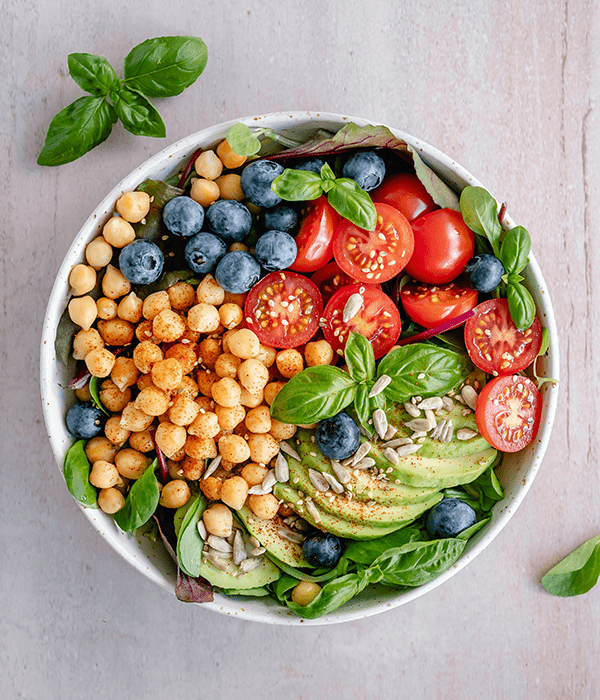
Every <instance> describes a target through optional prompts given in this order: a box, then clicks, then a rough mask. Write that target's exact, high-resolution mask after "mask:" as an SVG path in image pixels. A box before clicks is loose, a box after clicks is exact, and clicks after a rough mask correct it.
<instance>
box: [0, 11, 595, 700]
mask: <svg viewBox="0 0 600 700" xmlns="http://www.w3.org/2000/svg"><path fill="white" fill-rule="evenodd" d="M598 10H599V8H598V3H597V2H592V1H588V0H577V1H574V0H503V1H502V2H500V1H499V0H470V1H469V2H467V1H466V0H445V2H434V1H433V0H431V1H429V2H428V1H426V0H413V1H412V2H410V3H404V2H391V1H390V0H388V1H387V2H384V1H382V0H371V1H370V2H369V3H366V2H358V1H356V0H345V1H344V2H341V1H339V0H338V1H336V0H330V2H319V1H317V0H303V2H290V1H287V0H261V1H255V0H248V1H247V2H237V1H235V0H221V1H220V2H210V1H206V0H205V1H203V2H200V1H198V0H196V1H195V2H194V1H193V0H192V1H190V0H187V2H181V1H180V0H171V2H170V3H165V2H164V1H163V2H161V1H159V0H145V1H144V2H137V1H135V0H134V1H133V2H130V3H129V4H128V5H124V4H123V3H122V2H117V1H116V0H103V2H102V3H99V2H92V1H91V0H79V2H77V3H73V2H70V1H69V2H67V1H66V0H48V1H47V2H44V3H41V2H37V1H35V0H21V1H20V2H15V1H14V0H7V2H5V3H3V5H2V9H1V10H0V20H1V22H2V37H1V39H0V100H1V112H0V113H1V114H2V118H1V119H0V146H1V151H0V153H1V154H2V167H1V168H0V192H1V193H2V194H1V197H2V223H1V225H0V245H1V252H2V254H1V273H0V287H1V308H2V314H1V321H0V323H1V335H0V343H1V344H2V371H0V395H1V396H2V409H3V410H2V419H1V430H2V433H1V435H0V449H1V451H2V452H1V467H2V479H1V489H0V522H1V530H0V542H1V550H0V553H1V557H2V564H1V566H0V601H1V613H0V664H1V667H0V668H1V670H0V696H1V697H2V698H6V699H7V700H12V699H13V698H15V699H16V698H22V699H27V700H30V699H31V700H33V699H36V700H37V699H38V698H39V699H50V700H55V699H56V700H58V699H61V700H63V699H68V700H77V699H79V698H86V699H89V698H94V699H95V698H105V697H111V698H115V699H116V700H117V699H118V700H125V699H128V698H132V697H136V698H153V699H154V700H160V699H162V698H171V697H178V698H196V697H214V698H219V697H236V696H237V697H244V698H260V699H261V700H266V699H267V698H277V699H286V700H299V699H308V698H315V699H318V698H324V697H343V698H345V699H347V700H354V699H358V698H360V699H363V698H374V699H387V698H394V699H395V698H461V699H465V700H470V699H475V698H486V699H487V698H498V699H499V700H500V699H501V700H505V699H506V700H515V699H516V698H527V699H528V700H533V699H538V698H539V699H541V700H551V699H552V700H554V699H560V700H562V699H569V700H571V699H573V700H575V699H576V700H583V699H588V698H589V699H595V698H598V697H599V696H600V677H599V675H600V672H599V670H598V658H599V656H600V642H599V639H600V638H599V623H600V589H597V590H593V591H591V592H590V593H589V594H587V595H586V596H582V597H579V598H572V599H558V598H554V597H551V596H550V595H548V594H546V593H545V591H544V590H543V589H542V588H541V587H540V585H539V580H540V577H541V575H542V574H543V573H544V572H545V571H546V570H547V569H548V568H549V567H550V566H551V565H552V564H554V563H555V562H556V561H557V560H558V559H560V558H561V557H562V556H564V555H565V554H566V553H567V552H568V551H570V550H571V549H573V548H574V547H575V546H577V545H578V544H579V543H580V542H581V541H583V540H584V539H586V538H588V537H590V536H592V535H593V534H597V533H598V532H599V531H600V517H599V512H600V510H599V508H598V494H599V493H600V478H599V469H598V455H599V454H600V449H599V447H600V445H599V437H598V436H599V434H600V417H599V415H600V414H599V410H598V398H597V397H598V395H599V392H600V373H599V367H600V353H599V351H598V342H597V337H598V327H599V321H600V302H599V301H598V292H597V290H598V288H599V287H600V237H599V234H598V229H599V225H600V203H599V200H598V195H599V192H598V189H599V187H600V166H599V163H600V124H599V122H598V109H599V106H598V90H599V88H600V73H599V59H598V56H599V52H598V47H599V40H600V34H599V24H598V23H599V11H598ZM167 34H196V35H198V36H201V37H202V38H203V39H204V40H205V42H206V43H207V45H208V47H209V62H208V66H207V69H206V71H205V73H204V74H203V75H202V76H201V78H200V79H199V80H198V82H197V83H196V84H195V85H194V86H193V87H191V88H190V89H189V90H186V91H185V92H184V93H183V94H182V95H180V96H179V97H176V98H171V99H164V100H158V101H157V103H156V104H157V106H158V108H159V111H160V112H161V114H162V116H163V119H164V121H165V123H166V125H167V131H168V135H167V138H166V139H164V140H159V141H158V142H157V140H153V139H146V138H140V137H133V136H131V135H130V134H129V133H127V132H126V131H124V130H123V129H122V127H121V126H120V125H118V126H116V127H115V128H114V130H113V133H112V135H111V136H110V138H109V139H108V140H107V141H106V142H105V143H104V144H103V145H101V146H100V147H99V148H97V149H96V150H95V151H93V152H91V153H89V154H87V155H86V156H85V157H84V158H82V159H81V160H79V161H76V162H74V163H72V164H69V165H65V166H61V167H59V168H52V169H50V168H41V167H39V166H37V165H36V163H35V160H36V157H37V154H38V153H39V150H40V148H41V146H42V144H43V140H44V136H45V133H46V129H47V127H48V124H49V122H50V120H51V118H52V117H53V116H54V114H55V113H56V112H58V111H59V110H60V109H62V108H63V107H64V106H65V105H66V104H68V103H69V102H71V101H73V100H74V99H76V98H77V97H79V96H80V91H79V88H78V87H77V86H76V85H75V83H74V82H73V81H72V80H71V78H70V77H69V75H68V72H67V67H66V57H67V54H69V53H71V52H88V53H97V54H101V55H104V56H106V57H107V58H108V59H109V60H110V61H111V62H112V63H113V65H115V66H116V67H117V68H118V67H120V66H122V61H123V58H124V56H125V55H126V54H127V53H128V52H129V50H130V49H131V48H132V47H133V46H134V45H135V44H137V43H139V42H141V41H143V40H144V39H146V38H148V37H151V36H161V35H167ZM295 109H297V110H304V109H307V110H324V111H331V112H342V113H346V114H349V115H359V116H363V117H367V118H369V119H372V120H374V121H378V122H382V123H388V124H391V125H394V126H396V127H398V128H400V129H403V130H405V131H407V132H409V133H411V134H414V135H415V136H418V137H420V138H421V139H423V140H424V141H427V142H429V143H432V144H434V145H436V146H437V147H438V148H440V149H441V150H442V151H445V152H446V153H448V154H450V155H452V156H453V157H455V158H456V159H457V160H458V161H459V162H460V163H461V164H462V165H464V166H465V167H466V168H467V169H468V170H470V171H471V172H472V173H473V174H474V175H475V176H476V177H478V178H479V179H480V180H481V181H482V182H484V183H485V184H486V186H487V187H488V188H489V189H490V190H491V191H492V192H493V193H494V194H495V195H496V196H497V198H498V199H500V200H503V201H506V202H508V205H509V211H510V213H511V215H512V217H513V218H514V220H516V221H517V222H519V223H522V224H523V225H525V226H526V227H527V228H528V229H529V231H530V233H531V235H532V238H533V241H534V250H535V255H536V257H537V260H538V262H539V263H540V266H541V268H542V270H543V271H544V274H545V276H546V279H547V281H548V283H549V286H550V290H551V293H552V298H553V302H554V306H555V310H556V314H557V321H558V325H559V328H560V332H561V347H560V353H561V360H562V368H561V375H562V381H561V390H560V400H559V412H558V419H557V421H556V427H555V430H554V433H553V437H552V441H551V445H550V449H549V451H548V453H547V456H546V458H545V460H544V463H543V466H542V468H541V470H540V472H539V475H538V477H537V479H536V481H535V483H534V485H533V487H532V489H531V491H530V492H529V495H528V496H527V498H526V500H525V502H524V504H523V505H522V507H521V508H520V509H519V511H518V513H517V514H516V515H515V517H514V519H513V520H512V521H511V523H510V524H509V526H508V527H507V528H506V529H505V530H504V531H503V533H502V534H501V536H500V537H498V538H497V539H496V540H495V541H494V542H493V544H492V545H491V546H490V547H489V548H488V549H487V550H486V551H485V552H484V553H483V554H481V555H480V556H479V557H478V558H477V559H476V560H475V561H474V562H472V563H471V564H470V565H469V566H468V567H467V568H466V569H465V570H464V571H462V572H461V573H460V574H459V575H457V576H456V577H454V578H453V579H451V580H450V581H449V582H448V583H446V584H444V585H443V586H441V587H440V588H437V589H435V590H434V591H432V592H431V593H429V594H428V595H426V596H424V597H422V598H420V599H418V600H417V601H414V602H412V603H410V604H409V605H406V606H403V607H401V608H399V609H396V610H392V611H390V612H388V613H386V614H384V615H380V616H376V617H373V618H369V619H366V620H363V621H360V622H356V623H349V624H345V625H341V626H333V627H323V628H319V627H312V628H306V629H301V628H298V627H294V628H285V627H270V626H261V625H258V624H256V623H249V622H244V621H240V620H236V619H228V618H226V617H224V616H220V615H217V614H213V613H210V612H208V611H204V612H203V611H202V610H201V609H199V608H198V607H191V606H185V605H183V604H180V603H178V602H177V601H176V600H175V598H174V597H173V596H171V595H169V594H168V593H166V592H164V591H162V590H161V589H159V588H158V587H156V586H154V585H153V584H151V583H149V582H148V581H147V580H146V579H144V578H143V577H142V576H140V575H139V574H138V573H136V572H135V571H134V570H133V569H132V568H131V567H130V566H128V565H127V564H126V563H125V562H124V561H122V560H121V559H120V558H119V557H118V556H117V555H116V554H114V552H113V551H112V550H110V548H109V547H108V546H107V545H106V544H105V543H104V542H102V541H101V540H100V538H99V537H98V536H97V534H96V533H95V532H94V531H93V530H92V529H91V527H90V526H89V525H88V524H87V522H86V521H85V519H84V518H83V517H81V515H80V514H79V513H78V511H77V508H76V507H75V506H74V504H73V502H72V500H71V497H70V496H69V494H68V492H67V490H66V489H65V487H64V483H63V480H62V477H61V475H60V473H59V471H58V469H57V467H56V465H55V463H54V461H53V457H52V454H51V451H50V447H49V444H48V441H47V437H46V434H45V428H44V424H43V421H42V416H41V410H40V398H39V389H38V383H39V382H38V360H39V358H38V352H39V351H38V346H39V337H40V332H41V326H42V319H43V315H44V310H45V306H46V302H47V299H48V294H49V292H50V289H51V287H52V284H53V279H54V276H55V274H56V271H57V269H58V267H59V264H60V261H61V260H62V258H63V256H64V254H65V253H66V251H67V249H68V247H69V245H70V243H71V240H72V239H73V237H74V236H75V235H76V233H77V231H78V230H79V228H80V226H81V225H82V224H83V222H84V221H85V219H86V218H87V216H88V214H89V212H90V211H91V210H92V209H93V208H94V207H95V206H96V205H97V203H98V202H99V201H100V199H101V198H102V197H103V196H104V194H105V193H106V192H107V191H108V190H109V189H110V188H111V187H112V186H113V184H114V183H116V182H118V181H119V180H120V179H121V178H122V177H123V176H125V175H126V174H127V173H129V172H130V171H131V170H132V169H133V168H134V167H135V166H136V165H138V164H139V163H141V162H142V161H144V160H145V159H146V158H148V157H149V156H151V155H153V154H154V153H155V152H157V151H158V150H160V149H161V148H162V147H163V146H164V145H166V144H168V143H171V142H173V141H175V140H177V139H179V138H180V137H182V136H184V135H186V134H188V133H191V132H194V131H197V130H198V129H201V128H202V127H205V126H208V125H210V124H213V123H217V122H220V121H224V120H227V119H232V118H235V117H237V116H243V115H249V114H255V113H264V112H270V111H277V110H295Z"/></svg>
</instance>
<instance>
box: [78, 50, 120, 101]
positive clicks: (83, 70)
mask: <svg viewBox="0 0 600 700" xmlns="http://www.w3.org/2000/svg"><path fill="white" fill-rule="evenodd" d="M67 64H68V66H69V73H70V74H71V77H72V78H73V80H74V81H75V82H76V83H77V85H79V87H80V88H81V89H82V90H85V91H86V92H89V93H90V94H92V95H99V96H105V95H108V93H109V92H110V91H111V90H114V89H115V88H116V87H117V85H118V84H119V79H118V78H117V74H116V73H115V69H114V68H113V67H112V66H111V65H110V63H109V62H108V61H107V60H106V59H105V58H104V57H102V56H95V55H94V54H91V53H72V54H69V56H68V58H67Z"/></svg>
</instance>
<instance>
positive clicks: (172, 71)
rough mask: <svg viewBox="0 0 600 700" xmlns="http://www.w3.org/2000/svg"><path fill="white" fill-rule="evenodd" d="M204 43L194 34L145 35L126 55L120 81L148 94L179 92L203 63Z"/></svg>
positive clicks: (167, 94)
mask: <svg viewBox="0 0 600 700" xmlns="http://www.w3.org/2000/svg"><path fill="white" fill-rule="evenodd" d="M207 58H208V51H207V49H206V44H205V43H204V42H203V41H202V39H200V38H199V37H195V36H162V37H156V38H154V39H147V40H146V41H143V42H142V43H141V44H139V45H138V46H136V47H134V48H133V49H132V50H131V51H130V52H129V53H128V54H127V56H126V57H125V64H124V74H125V79H124V80H123V83H124V84H126V85H127V87H129V88H132V89H133V90H139V91H140V92H142V93H143V94H144V95H146V96H147V97H171V96H173V95H179V94H180V93H181V92H183V91H184V90H185V88H187V87H189V86H190V85H192V84H193V83H194V82H195V81H196V80H197V78H198V77H199V76H200V74H201V73H202V71H203V70H204V68H205V67H206V61H207Z"/></svg>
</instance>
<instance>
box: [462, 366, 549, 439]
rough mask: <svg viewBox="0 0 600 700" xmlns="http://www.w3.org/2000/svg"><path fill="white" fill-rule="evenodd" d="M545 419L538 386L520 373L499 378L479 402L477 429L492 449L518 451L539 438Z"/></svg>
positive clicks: (483, 390) (487, 388)
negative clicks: (542, 420) (539, 431)
mask: <svg viewBox="0 0 600 700" xmlns="http://www.w3.org/2000/svg"><path fill="white" fill-rule="evenodd" d="M541 416H542V397H541V395H540V392H539V391H538V389H537V387H536V385H535V384H534V383H533V382H532V381H531V379H528V378H527V377H522V376H520V375H518V374H514V375H512V376H507V377H496V379H492V381H491V382H488V383H487V384H486V385H485V386H484V387H483V389H482V390H481V392H480V393H479V397H478V399H477V409H476V411H475V420H476V421H477V428H478V430H479V432H480V433H481V434H482V435H483V437H484V438H485V439H486V440H487V441H488V442H489V443H490V445H491V446H492V447H495V448H496V449H497V450H502V452H517V451H518V450H522V449H523V448H524V447H527V445H529V443H530V442H531V441H532V440H533V439H534V438H535V436H536V435H537V432H538V429H539V427H540V419H541Z"/></svg>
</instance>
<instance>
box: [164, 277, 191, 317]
mask: <svg viewBox="0 0 600 700" xmlns="http://www.w3.org/2000/svg"><path fill="white" fill-rule="evenodd" d="M167 294H168V295H169V302H170V303H171V308H172V309H175V310H176V311H185V310H186V309H189V308H190V306H193V305H194V301H195V300H196V290H195V289H194V288H193V287H192V285H191V284H188V283H187V282H176V283H175V284H172V285H171V286H170V287H169V288H168V289H167Z"/></svg>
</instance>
